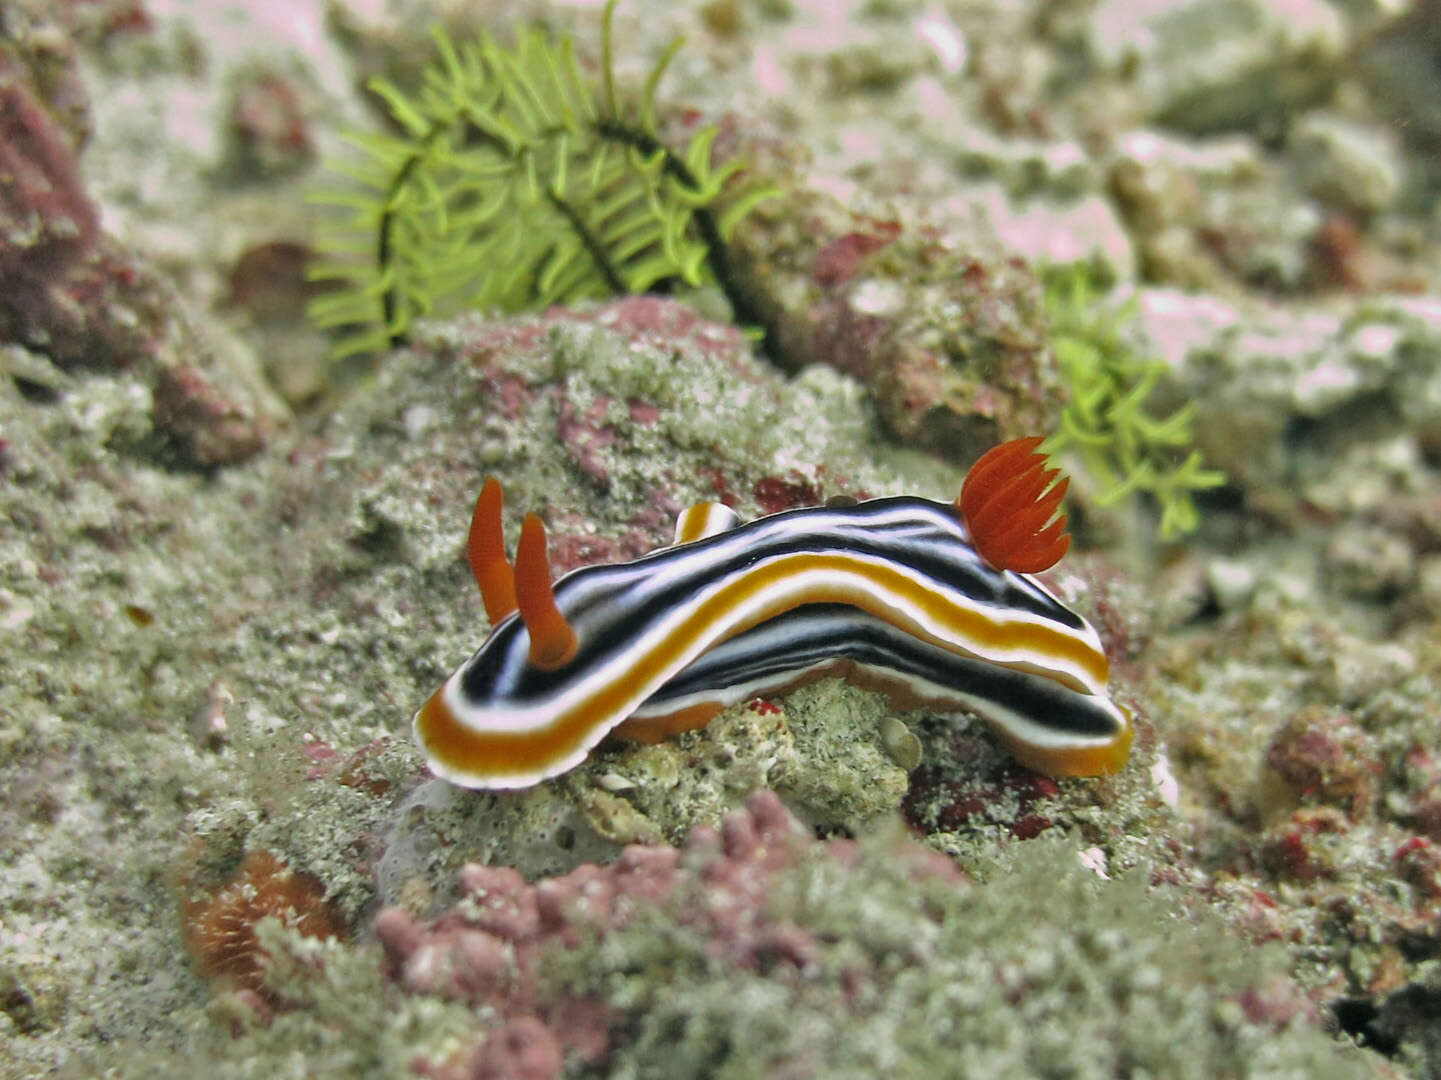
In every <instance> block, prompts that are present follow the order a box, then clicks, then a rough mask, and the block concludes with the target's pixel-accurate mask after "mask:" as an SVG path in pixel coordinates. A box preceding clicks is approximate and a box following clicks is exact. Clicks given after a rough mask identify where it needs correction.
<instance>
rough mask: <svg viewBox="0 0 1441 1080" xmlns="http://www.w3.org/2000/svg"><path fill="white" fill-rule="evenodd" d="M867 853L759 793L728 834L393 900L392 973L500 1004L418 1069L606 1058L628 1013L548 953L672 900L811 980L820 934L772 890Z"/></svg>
mask: <svg viewBox="0 0 1441 1080" xmlns="http://www.w3.org/2000/svg"><path fill="white" fill-rule="evenodd" d="M856 857H857V848H856V845H855V843H854V842H853V841H850V840H840V839H837V840H828V841H825V842H824V843H818V842H816V841H814V840H813V839H811V837H810V836H809V834H808V833H807V832H806V831H805V830H804V829H803V828H802V826H801V825H800V824H799V823H798V822H797V821H796V820H795V818H793V817H792V816H791V815H790V813H789V812H788V811H787V810H786V808H785V807H784V805H782V803H781V800H780V799H779V798H778V797H777V796H776V795H775V793H774V792H771V791H759V792H757V793H756V794H754V795H752V796H751V798H750V800H749V802H748V803H747V805H746V808H745V809H744V810H741V811H737V812H735V813H733V814H730V815H728V816H727V817H726V818H725V820H724V821H723V823H722V824H721V827H720V828H719V829H718V830H717V829H712V828H697V829H695V830H693V831H692V832H691V835H690V838H689V839H688V841H687V843H686V845H685V847H684V849H676V848H672V847H648V846H644V845H639V844H636V845H631V846H629V847H627V848H625V849H624V851H622V853H621V855H620V857H619V858H618V859H616V861H615V862H614V863H611V864H610V865H608V866H596V865H593V864H587V865H584V866H579V867H577V868H576V869H575V870H573V871H571V872H570V873H568V874H566V875H564V876H562V877H555V878H547V879H544V880H542V881H539V882H537V883H535V884H533V885H532V884H529V883H527V882H526V881H525V879H524V878H523V877H521V875H520V874H519V873H518V872H517V871H516V870H514V869H512V868H510V867H498V866H482V865H479V864H475V863H472V864H470V865H468V866H466V867H465V868H464V869H462V870H461V873H460V881H461V891H462V899H461V901H460V902H459V903H458V904H457V905H456V906H455V907H453V908H451V909H450V910H448V911H446V912H444V913H443V914H441V915H439V916H438V917H436V918H435V919H433V920H430V921H428V922H425V921H417V920H416V919H415V918H414V917H412V916H411V915H410V914H409V913H408V912H407V911H405V910H404V909H402V908H398V907H389V908H386V909H384V910H382V911H381V912H380V914H379V915H378V916H377V917H376V921H375V929H376V933H377V935H378V936H379V938H380V942H381V945H382V946H383V948H384V950H385V956H386V963H387V971H388V974H389V976H390V977H391V978H394V979H396V980H397V981H398V982H399V983H400V984H401V985H402V986H404V987H405V989H407V990H409V991H411V992H412V993H419V994H435V995H438V996H440V997H444V998H447V999H451V1000H463V1001H466V1002H468V1003H471V1004H473V1005H488V1006H490V1007H491V1008H493V1009H494V1010H495V1013H496V1016H497V1023H496V1025H495V1026H493V1027H492V1028H491V1029H490V1032H489V1034H488V1035H486V1036H485V1038H484V1041H483V1042H481V1043H480V1045H479V1046H478V1047H477V1048H475V1049H474V1050H473V1051H472V1052H471V1054H470V1055H469V1058H468V1060H464V1061H452V1062H448V1063H424V1064H420V1065H419V1068H420V1069H421V1070H422V1071H423V1072H424V1073H425V1074H426V1075H429V1076H431V1077H434V1078H437V1080H460V1078H462V1077H464V1078H475V1080H498V1078H501V1077H506V1078H518V1080H549V1078H551V1077H554V1076H557V1075H559V1073H560V1070H561V1067H562V1062H563V1060H564V1058H565V1056H567V1055H571V1056H572V1057H574V1058H576V1059H578V1060H580V1061H582V1062H585V1063H588V1064H597V1063H599V1062H601V1061H603V1060H604V1059H605V1058H606V1056H607V1054H608V1053H609V1051H610V1049H611V1032H612V1029H613V1027H614V1026H616V1025H618V1024H621V1023H623V1022H624V1017H623V1016H621V1015H620V1014H619V1013H618V1012H616V1010H614V1009H613V1008H612V1007H611V1006H609V1005H607V1004H606V1003H605V1002H603V1001H601V1000H599V999H598V998H595V997H590V996H583V995H581V996H577V995H572V994H568V993H566V992H565V991H564V990H563V989H561V990H557V989H556V988H555V987H553V986H547V985H546V983H545V980H544V978H543V973H542V971H541V954H542V950H543V949H544V948H545V947H546V946H547V944H548V943H551V942H559V943H561V944H562V945H563V946H564V947H565V948H573V947H575V946H576V945H579V944H580V943H581V942H582V941H583V940H584V939H586V938H587V937H589V936H593V935H601V934H605V933H607V932H610V931H614V930H619V929H623V928H625V927H626V926H628V925H629V924H631V923H632V922H633V921H634V920H635V919H636V917H637V916H638V915H641V914H642V913H645V912H649V911H654V910H655V909H657V908H664V907H665V905H666V904H667V903H668V902H669V901H672V900H677V899H680V898H684V900H685V903H684V904H676V905H674V911H673V912H672V914H673V918H674V920H675V925H677V926H679V927H685V928H688V929H689V930H691V931H693V932H695V933H698V934H700V935H701V936H702V937H704V938H705V939H706V940H707V942H708V945H707V950H708V952H710V953H711V955H713V956H714V958H715V959H716V960H724V961H725V962H726V963H727V964H729V965H731V966H734V967H736V968H741V969H745V970H750V971H760V972H766V973H769V974H770V975H771V976H772V977H784V973H785V972H787V971H789V972H790V973H793V974H794V975H795V976H797V977H803V976H805V975H806V974H807V972H808V969H811V968H813V966H814V956H815V952H816V946H817V942H816V940H815V937H814V935H813V933H812V932H811V931H810V930H807V929H804V928H802V927H800V926H797V925H795V924H793V923H790V922H788V921H785V920H783V919H777V918H775V917H773V916H772V915H771V914H770V913H769V912H768V910H767V903H766V900H767V897H768V895H769V894H770V891H771V888H772V885H773V883H774V881H775V879H776V877H777V876H778V875H779V874H781V873H783V872H784V871H786V870H787V869H789V868H791V867H793V866H795V865H796V864H797V863H798V862H800V861H801V860H804V859H808V858H828V859H833V860H837V861H838V862H840V863H842V864H849V863H851V862H853V861H854V860H855V858H856ZM897 858H898V859H899V860H900V861H901V862H902V863H908V865H909V867H910V872H911V873H913V874H914V875H916V876H918V877H927V878H933V879H937V880H941V881H947V882H953V883H954V884H956V885H957V886H960V885H962V884H963V883H964V882H965V880H966V878H965V875H964V874H962V873H961V871H960V870H958V869H957V868H956V866H955V864H954V863H953V862H952V861H951V860H950V859H948V858H947V857H945V856H944V855H941V854H939V853H938V852H934V851H930V850H928V849H926V848H923V847H921V846H920V845H918V844H917V845H907V846H906V847H905V849H904V850H902V851H899V852H897Z"/></svg>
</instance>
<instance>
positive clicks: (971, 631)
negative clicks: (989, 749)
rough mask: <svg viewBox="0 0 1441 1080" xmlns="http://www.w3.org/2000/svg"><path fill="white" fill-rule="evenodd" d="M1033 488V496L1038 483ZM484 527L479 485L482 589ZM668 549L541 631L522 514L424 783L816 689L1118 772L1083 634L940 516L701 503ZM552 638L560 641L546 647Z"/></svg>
mask: <svg viewBox="0 0 1441 1080" xmlns="http://www.w3.org/2000/svg"><path fill="white" fill-rule="evenodd" d="M1038 441H1039V440H1026V443H1027V451H1028V453H1029V450H1030V449H1033V447H1034V444H1035V443H1036V442H1038ZM1011 445H1013V444H1007V446H1011ZM998 449H999V448H998ZM992 453H995V451H993V452H992ZM983 460H984V459H983ZM979 464H980V463H978V466H979ZM973 471H974V470H973ZM1041 475H1042V476H1043V477H1044V480H1045V482H1043V483H1041V485H1040V486H1041V487H1046V486H1048V484H1049V480H1050V478H1051V477H1053V476H1054V473H1053V472H1051V473H1045V474H1041ZM1035 477H1036V471H1035V470H1032V473H1031V479H1032V480H1033V481H1034V480H1035ZM1051 490H1052V491H1054V490H1055V489H1054V488H1052V489H1051ZM963 499H964V496H963ZM487 500H489V502H487ZM962 501H963V500H958V503H960V502H962ZM1055 501H1057V502H1058V501H1059V499H1058V498H1057V499H1056V500H1055ZM1053 508H1054V503H1052V506H1051V507H1050V508H1048V509H1047V511H1046V513H1045V515H1044V518H1049V517H1050V516H1051V509H1053ZM499 514H500V495H499V487H498V485H494V482H493V481H492V482H490V483H488V484H487V486H486V492H483V493H482V496H481V499H480V501H479V502H478V504H477V511H476V519H475V523H474V524H473V526H472V541H471V554H472V558H471V561H472V566H473V567H474V568H475V570H476V576H477V578H478V579H480V580H482V582H484V580H485V575H484V574H483V573H482V566H481V565H480V562H484V561H486V560H490V561H491V563H492V565H491V567H490V569H491V570H492V571H493V570H494V569H495V566H496V565H498V564H495V563H494V560H495V559H496V558H497V556H496V555H495V554H494V551H495V548H496V537H498V535H499ZM1062 526H1064V520H1063V519H1062ZM477 530H479V531H482V532H485V533H486V534H487V535H486V536H485V537H482V538H481V540H480V541H477V539H476V533H477ZM1037 531H1038V528H1032V529H1031V530H1029V531H1028V532H1027V535H1028V536H1031V535H1033V534H1035V533H1036V532H1037ZM676 532H677V542H676V544H675V545H673V546H671V547H667V548H662V549H660V550H658V551H654V552H651V553H649V554H647V555H643V556H641V557H640V558H638V559H635V560H633V561H631V562H626V563H618V564H614V565H608V566H588V567H582V568H580V569H578V570H573V571H571V572H570V573H569V574H566V575H565V576H564V577H562V578H561V579H560V580H559V581H557V582H555V584H554V586H553V608H552V609H549V610H548V613H545V617H544V618H542V616H540V615H536V614H535V611H536V610H538V609H537V605H544V604H546V603H549V602H550V600H549V597H548V596H546V597H542V599H540V600H537V599H530V600H526V599H525V596H526V594H527V593H529V594H531V595H532V596H533V595H534V594H535V593H536V592H537V591H538V590H539V591H540V592H546V590H547V589H548V588H549V582H548V579H549V570H548V567H547V565H546V562H545V554H544V543H545V541H544V530H543V529H542V528H541V527H540V525H539V520H538V519H535V518H530V519H528V520H527V522H526V527H525V529H523V530H522V537H521V544H520V548H519V550H518V554H517V559H516V565H515V577H516V583H515V589H514V593H515V594H519V595H520V606H521V610H520V611H519V612H515V611H513V610H512V611H509V612H507V611H506V605H507V604H508V605H509V606H510V607H511V608H513V607H514V606H515V603H516V601H515V600H514V599H511V598H510V596H506V597H505V599H504V600H503V601H501V602H500V604H499V605H498V608H497V610H496V611H493V612H492V615H493V617H495V616H498V618H496V621H495V625H494V629H493V630H492V632H491V634H490V637H489V638H487V640H486V641H485V643H484V644H483V645H482V646H481V647H480V649H479V650H478V651H477V652H476V653H475V654H474V655H473V656H472V657H471V658H470V659H469V660H467V661H466V662H465V663H464V664H462V665H461V666H460V668H459V669H457V670H456V672H455V673H454V674H453V675H452V676H451V677H450V678H449V679H448V680H447V681H446V683H445V684H444V685H443V686H442V687H441V688H440V689H439V690H437V691H436V693H435V694H434V695H433V696H432V697H431V698H430V700H429V701H428V702H426V704H425V705H423V706H422V707H421V708H420V710H419V711H418V712H417V713H416V714H415V719H414V728H415V735H416V739H417V740H418V741H419V743H420V745H421V747H422V749H423V750H424V752H425V754H426V757H427V760H428V763H429V765H430V768H431V769H432V771H434V772H435V773H436V774H437V775H438V776H441V777H443V778H445V779H446V780H449V781H450V782H452V783H455V784H459V785H462V786H464V787H474V788H519V787H527V786H530V785H532V784H535V783H538V782H539V781H541V780H544V779H546V778H548V777H552V776H556V775H558V774H560V773H563V772H565V771H567V770H569V769H572V768H574V767H575V766H576V765H578V764H579V763H580V762H581V761H582V760H583V759H584V758H585V756H586V754H587V753H588V752H589V751H590V750H591V749H592V748H593V747H594V746H595V745H596V744H597V743H598V742H600V741H601V740H602V739H603V738H605V737H606V736H607V735H610V734H612V733H614V734H619V735H625V736H630V737H634V738H639V739H643V740H646V741H654V740H656V739H658V738H661V737H664V736H665V735H667V734H671V733H673V732H677V731H683V730H688V729H690V728H694V727H698V726H701V725H703V724H705V723H706V722H708V721H709V720H710V719H711V717H713V716H714V715H716V714H717V713H719V712H720V711H721V710H722V709H724V708H727V707H729V706H731V705H734V704H737V703H740V702H743V701H747V700H750V699H752V698H756V697H762V696H767V695H774V694H779V693H783V692H785V691H788V690H790V689H794V688H795V687H797V686H800V685H803V684H804V683H806V682H809V681H811V680H813V679H816V678H820V677H824V676H827V675H832V674H838V675H843V676H845V677H847V678H848V679H850V680H851V681H853V682H857V683H859V684H861V685H864V686H871V687H874V688H877V689H880V690H883V691H885V692H887V693H888V694H890V696H891V697H892V699H893V700H894V701H895V702H896V703H897V704H898V705H902V706H905V707H911V706H915V705H930V706H934V707H944V708H964V709H969V710H972V711H974V712H976V713H978V714H979V715H981V716H982V717H984V718H985V719H986V720H987V721H988V722H989V723H990V724H991V726H992V727H993V728H994V730H995V731H996V732H997V734H998V735H999V736H1000V737H1001V738H1002V740H1003V741H1004V742H1005V743H1006V744H1007V745H1008V747H1009V748H1010V749H1011V752H1012V753H1013V754H1014V755H1015V756H1016V757H1017V758H1018V759H1019V760H1020V761H1021V762H1022V763H1024V764H1027V765H1030V766H1032V767H1034V768H1037V769H1040V770H1041V771H1044V772H1048V773H1051V774H1053V775H1095V774H1098V773H1105V772H1114V771H1116V770H1117V769H1119V768H1120V767H1121V765H1123V764H1124V763H1125V760H1126V757H1127V754H1128V753H1129V748H1130V741H1131V727H1130V722H1129V719H1128V718H1127V716H1126V714H1125V713H1124V712H1123V711H1122V710H1121V709H1120V708H1118V707H1117V706H1116V705H1115V704H1114V703H1113V702H1112V701H1111V699H1110V697H1109V695H1108V692H1107V687H1106V681H1107V676H1108V663H1107V660H1106V656H1105V653H1104V651H1103V649H1102V646H1101V642H1100V639H1099V637H1098V635H1097V634H1096V631H1095V630H1094V629H1093V628H1092V627H1091V626H1090V624H1089V623H1087V622H1086V620H1085V619H1083V618H1082V617H1081V616H1079V615H1077V614H1076V613H1075V612H1072V611H1070V610H1069V609H1068V608H1066V607H1065V606H1064V605H1063V604H1061V602H1060V601H1059V600H1057V599H1056V598H1055V597H1054V596H1053V595H1052V594H1051V593H1050V592H1049V591H1047V589H1046V588H1045V587H1044V586H1043V585H1042V584H1041V583H1040V582H1038V581H1037V580H1036V579H1035V578H1033V577H1031V576H1030V575H1029V574H1026V573H1016V572H1014V571H1012V570H1007V569H998V568H996V567H995V566H993V565H991V563H989V562H988V561H987V559H986V558H983V557H982V555H981V554H979V553H978V550H977V549H978V547H979V548H981V549H985V548H986V546H987V545H986V544H984V543H981V544H976V543H973V541H972V536H971V532H970V531H969V530H968V529H967V525H966V523H965V521H964V520H963V519H962V514H961V512H960V511H958V508H957V506H956V505H952V504H948V503H940V502H933V501H931V500H928V499H923V498H915V497H909V496H901V497H893V498H882V499H874V500H869V501H866V502H862V503H858V504H856V505H853V506H845V507H814V508H805V509H797V510H788V511H785V512H783V513H779V514H774V515H771V516H768V517H763V518H759V519H756V520H754V521H749V522H744V523H741V522H740V521H739V520H738V519H737V518H736V516H735V514H734V513H733V512H732V511H730V510H729V509H728V508H726V507H723V506H720V505H719V504H710V503H703V504H700V505H699V506H696V507H692V508H691V509H690V510H687V511H686V512H685V513H684V514H682V515H681V517H680V519H679V521H678V522H677V530H676ZM1059 532H1060V530H1052V531H1050V532H1049V535H1047V536H1046V537H1045V540H1046V543H1048V544H1055V543H1056V534H1057V533H1059ZM1061 535H1062V537H1063V534H1061ZM992 546H993V547H994V545H992ZM1059 546H1060V547H1061V550H1064V544H1063V543H1061V544H1060V545H1059ZM477 550H482V551H484V554H482V555H480V556H477V554H476V553H477ZM988 555H990V556H991V557H992V558H994V557H995V556H994V554H993V552H988ZM1057 557H1058V556H1057ZM500 559H501V560H502V561H503V555H501V556H500ZM478 560H479V561H478ZM537 575H540V577H541V579H542V580H541V581H540V582H539V583H537V582H535V581H534V580H532V581H531V583H530V584H529V585H526V584H525V580H526V579H527V578H529V579H534V578H536V576H537ZM491 576H492V577H493V576H494V574H492V575H491ZM493 588H494V587H493V586H492V589H493ZM491 600H492V597H491V595H489V594H487V606H488V608H489V607H490V605H491ZM557 612H558V616H557V614H556V613H557ZM547 620H548V621H547ZM532 625H534V626H535V627H536V631H535V635H534V640H533V637H532V632H531V626H532ZM556 627H561V628H564V632H568V633H571V634H572V635H573V636H572V637H571V638H569V639H568V640H567V641H565V642H563V643H562V645H560V646H557V647H555V648H552V647H551V644H550V643H549V639H550V638H552V637H553V636H554V634H555V633H556V632H557V631H556V629H555V628H556ZM547 650H549V651H547Z"/></svg>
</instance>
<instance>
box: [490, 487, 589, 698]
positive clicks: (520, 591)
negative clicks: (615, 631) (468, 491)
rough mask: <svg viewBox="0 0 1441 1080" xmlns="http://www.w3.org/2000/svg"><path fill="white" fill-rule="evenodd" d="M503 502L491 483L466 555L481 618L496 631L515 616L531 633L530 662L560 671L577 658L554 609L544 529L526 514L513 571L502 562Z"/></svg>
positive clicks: (567, 630)
mask: <svg viewBox="0 0 1441 1080" xmlns="http://www.w3.org/2000/svg"><path fill="white" fill-rule="evenodd" d="M504 506H505V497H504V496H503V495H502V494H501V490H500V481H498V480H496V478H495V477H493V476H492V477H489V478H488V479H487V480H486V481H485V486H484V487H482V488H481V489H480V497H479V498H478V499H476V500H475V513H474V514H473V515H472V516H471V519H470V537H469V539H468V540H467V541H466V554H467V556H468V557H469V559H470V569H471V572H472V573H473V574H475V580H476V583H477V584H478V585H479V586H480V597H481V599H482V600H483V601H485V613H486V615H488V616H489V617H490V624H491V625H492V626H494V625H495V624H496V623H498V622H500V620H501V619H504V618H505V617H506V616H507V615H509V614H510V613H511V612H513V611H519V612H520V621H521V622H523V623H525V628H526V630H527V631H529V632H530V662H531V663H532V664H534V665H535V666H536V667H538V668H540V669H541V670H543V671H554V670H555V669H556V668H560V667H564V666H565V665H566V664H567V663H569V662H570V659H571V658H572V657H573V656H575V650H576V644H577V643H576V637H575V630H574V629H572V627H571V625H570V623H568V622H567V621H566V619H565V616H564V615H562V614H561V613H560V608H558V607H556V603H555V590H554V589H553V588H552V587H551V583H550V559H549V557H548V556H547V555H546V550H545V525H544V523H543V522H542V521H541V520H540V518H538V517H537V516H536V515H535V514H526V515H525V521H524V523H523V524H522V525H521V527H520V541H519V542H518V543H517V544H516V546H515V566H514V567H512V566H511V564H510V560H509V559H507V558H506V556H505V536H504V534H503V533H502V531H501V519H500V517H501V510H502V509H504Z"/></svg>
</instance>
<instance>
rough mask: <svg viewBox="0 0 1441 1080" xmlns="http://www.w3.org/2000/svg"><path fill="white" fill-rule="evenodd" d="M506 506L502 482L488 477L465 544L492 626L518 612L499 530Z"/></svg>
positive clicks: (508, 562) (501, 534) (511, 578)
mask: <svg viewBox="0 0 1441 1080" xmlns="http://www.w3.org/2000/svg"><path fill="white" fill-rule="evenodd" d="M504 506H505V496H504V495H503V494H502V492H501V490H500V481H499V480H497V479H496V478H495V477H493V476H491V477H487V478H486V481H485V486H484V487H482V488H481V489H480V497H479V498H477V499H476V500H475V513H474V514H473V515H471V519H470V536H469V537H468V538H467V539H466V542H465V554H466V557H467V559H469V561H470V572H471V573H472V574H474V575H475V582H476V584H477V585H479V586H480V598H481V599H482V600H483V601H485V613H486V615H488V616H489V617H490V625H491V626H494V625H495V624H496V623H498V622H500V620H501V619H503V618H505V617H506V616H507V615H509V614H510V613H511V612H512V611H514V610H515V571H514V570H512V569H511V567H510V560H509V559H507V558H506V557H505V536H504V534H503V533H502V532H501V529H500V524H501V523H500V512H501V509H502V508H503V507H504Z"/></svg>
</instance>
